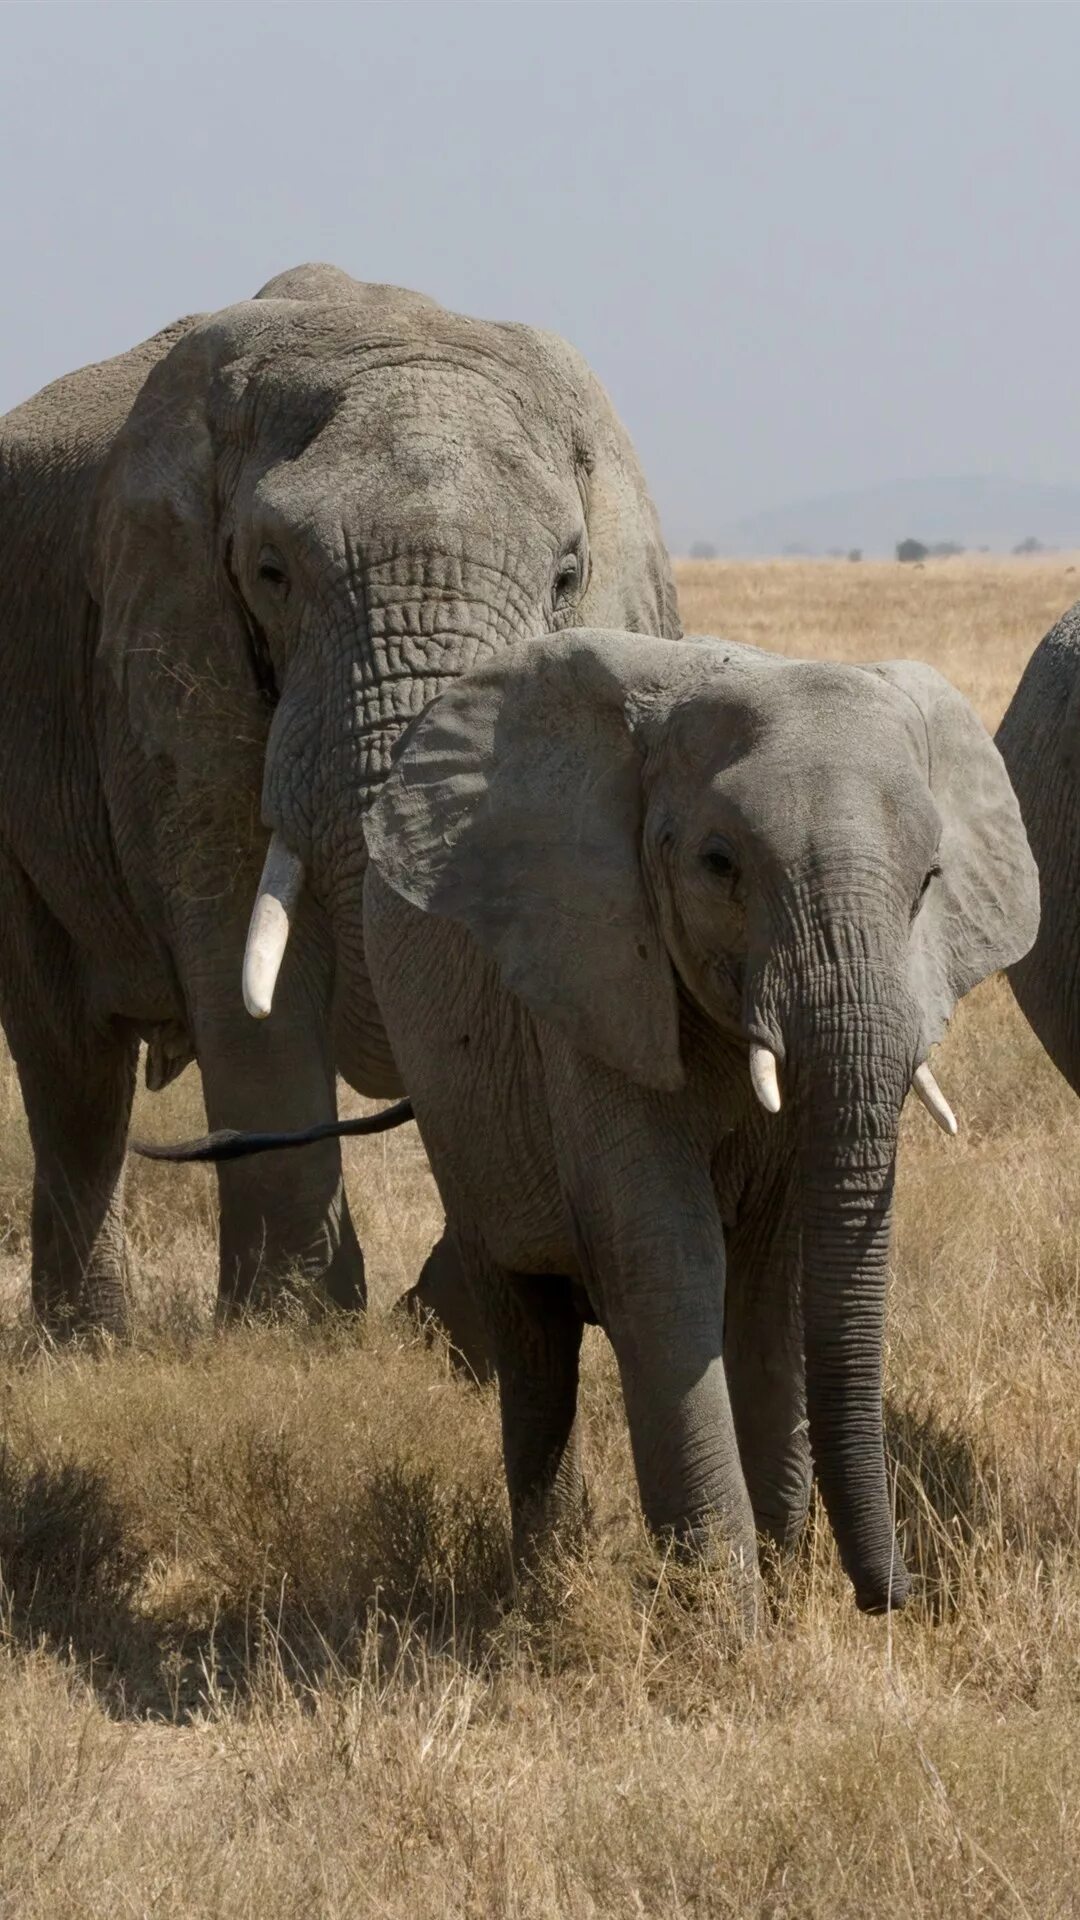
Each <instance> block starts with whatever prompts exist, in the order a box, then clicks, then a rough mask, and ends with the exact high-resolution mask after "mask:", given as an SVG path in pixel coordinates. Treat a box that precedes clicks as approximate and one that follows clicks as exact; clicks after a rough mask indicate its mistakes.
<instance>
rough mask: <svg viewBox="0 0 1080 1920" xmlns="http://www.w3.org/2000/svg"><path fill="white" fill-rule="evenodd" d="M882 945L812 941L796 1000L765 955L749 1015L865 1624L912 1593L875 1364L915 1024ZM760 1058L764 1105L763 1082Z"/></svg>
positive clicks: (795, 972)
mask: <svg viewBox="0 0 1080 1920" xmlns="http://www.w3.org/2000/svg"><path fill="white" fill-rule="evenodd" d="M885 944H886V943H884V942H881V943H878V942H875V943H874V948H872V949H871V950H870V951H868V950H867V949H868V948H869V947H870V942H869V940H865V939H860V938H859V936H858V935H857V934H856V932H855V930H854V929H853V928H852V927H850V926H849V927H846V928H843V929H840V930H836V929H832V928H823V929H819V930H818V933H817V935H816V937H815V938H814V941H813V946H814V953H813V962H814V964H813V965H812V966H808V965H804V966H803V968H802V972H801V978H802V980H803V982H804V986H803V997H802V998H801V999H796V998H795V997H794V996H793V994H792V992H791V988H790V983H791V981H792V980H798V979H799V978H800V969H799V967H798V966H797V965H796V964H795V962H794V960H793V959H792V956H791V955H790V954H783V955H782V954H780V953H779V952H777V951H775V950H774V952H773V955H772V957H771V958H770V960H769V962H768V964H767V967H766V968H765V969H764V970H763V974H762V977H761V978H760V979H759V980H758V981H757V982H756V983H755V988H753V989H752V990H751V994H750V996H749V1007H748V1013H749V1018H750V1026H751V1031H752V1032H754V1031H755V1030H756V1032H757V1034H758V1035H759V1036H761V1037H762V1039H764V1037H765V1036H766V1035H768V1036H769V1037H770V1040H771V1041H772V1042H774V1043H775V1044H774V1046H773V1047H772V1048H771V1049H770V1051H775V1052H778V1053H780V1054H781V1056H782V1064H781V1070H780V1083H779V1084H780V1090H781V1091H782V1093H783V1106H784V1109H785V1111H788V1112H790V1113H791V1115H792V1120H793V1124H794V1127H795V1129H796V1132H795V1139H796V1142H797V1154H798V1160H799V1167H800V1176H801V1177H800V1191H801V1216H800V1228H801V1250H802V1259H801V1266H802V1309H803V1330H804V1342H805V1359H806V1405H807V1416H808V1423H809V1431H810V1447H811V1452H812V1455H813V1461H814V1471H815V1475H816V1478H817V1482H818V1486H819V1488H820V1491H821V1495H822V1498H823V1500H824V1503H825V1508H826V1511H827V1513H828V1516H829V1520H830V1523H831V1525H832V1529H833V1532H834V1534H835V1536H836V1541H837V1545H838V1547H839V1549H840V1556H841V1559H842V1561H843V1563H844V1567H845V1568H846V1570H847V1573H848V1574H849V1576H850V1578H851V1581H852V1584H853V1586H854V1588H855V1594H856V1598H857V1601H858V1604H859V1606H860V1607H861V1608H863V1609H864V1610H865V1611H867V1612H871V1613H880V1612H884V1611H886V1610H887V1609H888V1608H895V1607H900V1606H902V1605H903V1604H904V1601H905V1599H906V1598H907V1594H908V1590H909V1580H908V1575H907V1571H906V1569H905V1567H904V1564H903V1561H902V1560H901V1558H900V1555H899V1552H898V1549H897V1545H896V1539H895V1533H894V1527H893V1518H892V1511H891V1502H890V1497H889V1487H888V1482H887V1477H886V1469H885V1452H884V1436H883V1427H882V1362H883V1346H884V1333H885V1295H886V1281H887V1273H888V1260H889V1242H890V1227H891V1219H892V1202H893V1185H894V1177H895V1167H896V1147H897V1135H898V1130H899V1123H900V1113H901V1109H902V1107H903V1102H904V1097H905V1095H906V1093H907V1090H908V1087H909V1085H910V1083H911V1078H912V1067H913V1063H914V1060H915V1058H916V1057H917V1047H918V1023H917V1015H916V1010H915V1007H914V1004H913V1002H912V1001H911V999H910V996H909V995H908V993H907V990H906V987H905V986H904V984H903V982H902V980H901V978H900V977H899V975H898V972H897V970H896V968H895V964H893V963H891V962H890V960H889V959H888V958H887V957H886V954H885V951H884V950H883V949H884V947H885ZM860 949H861V950H860ZM875 949H876V950H875ZM781 982H783V983H785V984H784V985H783V986H781V984H780V983H781ZM760 1051H761V1048H760V1047H755V1049H754V1052H755V1056H757V1057H756V1058H755V1062H754V1067H755V1088H756V1089H757V1090H758V1097H759V1098H761V1097H762V1087H763V1084H764V1091H766V1092H768V1091H769V1084H770V1083H768V1076H767V1075H766V1076H765V1083H763V1069H762V1062H761V1059H760ZM771 1084H773V1085H775V1081H773V1082H772V1083H771ZM939 1097H940V1096H939ZM763 1104H767V1103H766V1102H765V1101H763Z"/></svg>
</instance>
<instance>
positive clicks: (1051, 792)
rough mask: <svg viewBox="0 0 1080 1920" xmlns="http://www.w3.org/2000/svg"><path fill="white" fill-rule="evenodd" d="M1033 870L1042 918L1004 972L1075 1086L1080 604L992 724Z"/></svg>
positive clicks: (1079, 1051)
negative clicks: (1035, 867) (1021, 952)
mask: <svg viewBox="0 0 1080 1920" xmlns="http://www.w3.org/2000/svg"><path fill="white" fill-rule="evenodd" d="M997 744H998V747H999V748H1000V750H1001V755H1002V758H1003V760H1004V761H1005V764H1006V766H1007V767H1008V769H1009V776H1010V778H1011V780H1012V783H1013V786H1014V788H1015V789H1016V797H1017V799H1018V800H1019V802H1020V811H1021V813H1022V814H1023V816H1024V825H1025V827H1026V828H1027V835H1028V839H1029V841H1030V842H1031V850H1032V853H1033V854H1034V855H1035V859H1036V861H1037V863H1038V868H1039V879H1040V883H1041V891H1042V918H1041V921H1040V925H1039V934H1038V938H1037V940H1036V942H1035V945H1034V946H1033V947H1032V949H1031V951H1030V953H1028V954H1026V955H1025V956H1024V958H1023V959H1022V960H1018V961H1017V963H1016V965H1015V966H1013V967H1010V969H1009V980H1010V983H1011V985H1012V989H1013V992H1014V993H1015V995H1016V998H1017V1000H1018V1001H1019V1003H1020V1005H1021V1007H1022V1008H1023V1011H1024V1013H1025V1014H1026V1015H1027V1018H1028V1020H1029V1021H1030V1023H1031V1025H1032V1027H1033V1028H1034V1030H1035V1032H1036V1033H1037V1034H1038V1037H1039V1039H1040V1040H1041V1041H1042V1043H1043V1046H1044V1047H1045V1048H1046V1051H1047V1053H1048V1054H1049V1055H1050V1058H1051V1060H1052V1061H1053V1062H1054V1065H1055V1066H1056V1067H1057V1069H1058V1071H1059V1072H1060V1073H1062V1074H1064V1076H1065V1078H1066V1080H1067V1081H1068V1082H1069V1085H1070V1086H1071V1087H1072V1088H1073V1090H1074V1092H1076V1093H1080V602H1078V603H1077V605H1076V606H1074V607H1070V609H1069V611H1068V613H1066V614H1064V615H1063V616H1062V618H1061V619H1060V620H1059V621H1058V624H1057V626H1056V627H1054V628H1052V629H1051V631H1050V632H1049V633H1048V634H1047V635H1046V638H1045V639H1044V640H1042V641H1041V642H1040V644H1039V645H1038V646H1037V647H1036V649H1035V651H1034V653H1033V654H1032V656H1031V659H1030V660H1029V661H1028V664H1027V666H1026V668H1025V669H1024V673H1023V675H1022V677H1021V680H1020V684H1019V686H1018V687H1017V689H1016V692H1015V693H1014V695H1013V697H1012V700H1011V702H1010V704H1009V708H1008V711H1007V713H1006V715H1005V718H1004V720H1003V721H1002V723H1001V726H1000V727H999V729H998V734H997Z"/></svg>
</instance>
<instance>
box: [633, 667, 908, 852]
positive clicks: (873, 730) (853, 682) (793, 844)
mask: <svg viewBox="0 0 1080 1920" xmlns="http://www.w3.org/2000/svg"><path fill="white" fill-rule="evenodd" d="M677 731H678V734H679V752H678V755H677V759H676V761H675V763H674V765H673V767H672V768H671V772H672V775H673V778H674V780H675V782H676V783H677V785H678V786H681V790H682V796H683V798H684V801H685V800H687V799H688V798H689V796H690V795H691V794H693V795H694V796H695V797H694V799H693V801H692V802H691V804H692V805H693V808H694V813H695V819H696V817H697V815H698V814H700V815H701V820H700V822H699V823H698V824H701V825H704V824H706V816H708V817H709V819H708V823H709V824H712V825H721V824H722V823H723V820H724V818H725V817H726V818H727V819H728V821H729V822H730V821H731V820H733V819H734V820H735V821H737V822H739V823H740V824H741V826H742V828H743V829H744V831H745V832H746V833H747V834H748V835H749V836H750V838H752V839H757V840H760V841H761V842H763V843H765V844H769V845H772V846H773V847H774V849H775V848H777V847H780V848H787V850H788V852H789V853H790V854H791V856H792V857H793V858H794V857H796V855H797V854H798V853H799V852H800V850H802V851H805V849H806V848H807V847H808V846H810V845H814V844H819V843H821V842H822V840H824V839H829V840H830V841H833V842H835V841H836V840H837V838H838V837H841V838H843V839H845V840H846V841H848V842H853V841H855V840H857V839H859V838H860V837H864V838H865V839H866V840H867V841H871V840H876V841H877V843H878V844H879V846H886V845H891V846H892V847H893V849H894V851H895V853H896V855H897V857H898V858H899V857H901V856H903V857H904V860H905V863H906V855H907V851H908V847H907V845H906V843H907V842H910V851H911V854H912V857H913V858H914V859H915V860H916V863H917V862H918V860H920V859H921V858H922V857H923V855H924V853H927V852H929V851H932V843H933V842H934V841H935V840H936V838H937V836H938V834H939V832H940V820H939V817H938V813H937V808H936V806H935V803H934V800H933V797H932V794H931V792H930V786H929V780H928V755H927V741H926V728H925V724H924V723H923V720H922V716H921V714H920V713H919V710H918V709H917V708H916V706H915V705H914V703H913V702H912V701H911V700H909V699H907V698H906V697H905V696H904V695H903V694H902V693H898V691H897V690H896V689H895V688H892V687H889V686H886V685H880V686H879V685H878V683H876V682H874V681H873V680H869V679H868V677H867V676H866V675H859V674H858V673H857V672H855V671H854V670H847V669H844V668H838V669H835V668H832V667H826V666H819V665H817V664H812V663H805V664H804V663H789V662H784V661H779V660H776V661H774V662H772V663H770V664H765V665H763V664H762V662H761V660H760V658H759V660H758V661H755V662H754V663H753V671H752V672H751V673H750V674H746V675H743V674H737V675H734V676H731V677H730V678H729V679H728V680H727V681H726V683H724V684H722V685H720V686H717V687H716V688H714V689H712V690H710V691H708V692H703V693H700V694H699V695H698V696H697V697H696V698H695V699H693V700H692V701H690V702H688V703H687V704H686V705H685V706H684V707H683V708H682V709H681V711H680V714H679V716H678V725H677ZM703 776H704V777H703ZM714 815H715V818H713V817H712V816H714Z"/></svg>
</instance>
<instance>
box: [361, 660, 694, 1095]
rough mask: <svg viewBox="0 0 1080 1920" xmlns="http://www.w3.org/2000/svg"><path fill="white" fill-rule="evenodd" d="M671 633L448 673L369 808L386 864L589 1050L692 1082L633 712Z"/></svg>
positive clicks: (650, 1079)
mask: <svg viewBox="0 0 1080 1920" xmlns="http://www.w3.org/2000/svg"><path fill="white" fill-rule="evenodd" d="M670 652H671V649H670V648H669V647H668V646H667V645H666V643H664V642H660V641H655V640H638V639H636V638H635V637H634V636H632V635H617V634H595V633H583V632H578V631H575V632H572V633H567V634H563V635H560V636H549V637H547V638H545V639H541V640H535V641H528V642H523V643H522V644H521V645H520V646H518V647H514V648H511V649H509V650H508V651H507V652H506V653H505V654H503V655H501V656H500V657H499V659H498V660H497V661H496V662H494V663H493V664H492V665H490V666H487V667H484V668H482V669H478V670H475V671H473V672H471V673H469V674H465V675H463V676H462V677H461V678H460V679H458V680H455V681H454V682H453V683H452V684H451V685H450V686H449V687H448V688H447V689H446V691H445V692H443V693H441V694H440V695H439V696H438V697H437V698H436V699H435V700H433V701H432V702H431V704H430V706H429V707H427V708H426V710H425V711H424V713H423V714H422V715H420V717H419V718H418V719H417V720H416V721H414V722H413V724H412V726H411V727H410V728H409V729H408V731H407V732H406V733H405V734H404V735H403V737H402V740H401V742H400V743H399V746H398V749H397V753H396V756H395V763H394V766H393V768H392V771H391V773H390V776H389V778H388V779H387V781H386V783H385V785H384V786H383V788H382V790H381V792H380V794H379V796H378V798H377V799H376V801H375V803H374V805H373V806H372V808H371V809H370V810H369V812H368V813H367V814H365V816H364V831H365V837H366V839H367V845H368V851H369V853H370V855H371V858H372V860H373V861H374V863H375V865H376V867H377V868H378V870H379V872H380V874H381V875H382V877H383V879H384V880H386V881H387V882H388V884H389V885H390V886H391V887H392V888H393V889H394V891H395V892H396V893H398V894H400V895H401V896H402V897H403V898H404V899H406V900H409V901H411V902H412V903H413V905H414V906H418V907H421V908H423V909H424V910H425V911H426V912H429V913H434V914H438V915H441V916H443V917H445V918H447V919H451V920H457V921H459V922H460V923H461V924H462V925H463V926H465V927H466V928H467V929H468V931H469V933H470V934H471V936H472V938H473V940H474V941H475V942H476V945H477V946H478V947H479V948H480V950H481V952H483V953H484V954H485V955H487V956H488V957H489V958H490V959H492V960H493V961H494V962H495V963H496V965H497V967H498V969H499V973H500V976H501V978H502V981H503V983H504V985H505V986H506V987H507V988H508V989H509V990H510V991H511V992H512V993H514V994H516V995H517V996H518V997H519V998H520V999H521V1000H522V1001H523V1002H524V1003H525V1005H526V1006H527V1007H528V1008H529V1009H530V1010H531V1011H532V1012H533V1013H536V1014H539V1015H540V1016H541V1017H542V1018H543V1019H544V1020H547V1021H550V1022H551V1024H552V1025H553V1026H556V1027H558V1028H559V1029H560V1030H561V1032H563V1033H564V1034H565V1035H566V1036H567V1037H568V1038H569V1039H570V1040H571V1042H572V1043H573V1044H574V1045H575V1046H576V1047H578V1048H579V1049H580V1050H581V1051H582V1052H584V1053H587V1054H590V1055H592V1056H593V1057H595V1058H596V1059H599V1060H602V1061H604V1062H605V1063H606V1065H608V1066H609V1067H612V1068H614V1069H615V1070H616V1071H617V1072H619V1073H622V1074H625V1075H627V1076H628V1077H629V1078H630V1079H632V1080H635V1081H637V1082H639V1083H640V1084H641V1085H644V1086H650V1087H656V1088H659V1089H663V1090H674V1089H676V1088H678V1087H679V1086H681V1085H682V1082H683V1070H682V1062H681V1059H680V1056H679V1012H678V998H677V993H676V987H675V977H674V973H673V970H672V967H671V963H670V961H669V959H668V955H667V951H666V948H665V946H664V943H663V940H662V938H661V934H660V930H659V927H658V925H657V922H656V920H655V918H654V915H653V913H652V910H651V908H650V905H649V901H648V897H647V894H646V889H645V886H644V882H643V879H642V872H641V865H640V860H639V846H640V840H641V826H642V815H643V798H642V786H641V755H640V749H639V745H638V742H637V741H636V740H635V737H634V734H633V731H632V728H631V724H630V721H629V719H628V716H627V698H628V692H629V689H630V687H631V685H632V684H640V682H641V680H642V677H643V676H642V668H644V669H645V671H646V673H647V672H648V670H649V669H650V668H652V667H653V666H654V664H655V656H656V655H657V654H658V653H662V654H667V653H670Z"/></svg>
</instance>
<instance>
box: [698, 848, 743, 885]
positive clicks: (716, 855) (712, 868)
mask: <svg viewBox="0 0 1080 1920" xmlns="http://www.w3.org/2000/svg"><path fill="white" fill-rule="evenodd" d="M701 859H702V864H703V865H704V866H706V867H707V868H708V869H709V872H710V873H711V874H714V875H715V877H716V878H717V879H718V880H737V879H738V877H739V869H738V866H737V864H736V861H735V856H734V854H733V853H732V851H731V848H730V847H729V846H728V844H727V842H726V841H725V840H710V841H709V842H708V844H707V845H706V846H704V847H703V848H702V850H701Z"/></svg>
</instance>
